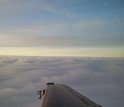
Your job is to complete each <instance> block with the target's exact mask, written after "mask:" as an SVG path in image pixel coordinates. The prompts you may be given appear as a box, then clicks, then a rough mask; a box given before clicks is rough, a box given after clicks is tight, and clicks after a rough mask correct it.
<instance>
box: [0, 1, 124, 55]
mask: <svg viewBox="0 0 124 107" xmlns="http://www.w3.org/2000/svg"><path fill="white" fill-rule="evenodd" d="M123 19H124V1H123V0H0V55H12V56H64V57H65V56H80V57H81V56H83V57H124V42H123V41H124V30H123V28H124V20H123Z"/></svg>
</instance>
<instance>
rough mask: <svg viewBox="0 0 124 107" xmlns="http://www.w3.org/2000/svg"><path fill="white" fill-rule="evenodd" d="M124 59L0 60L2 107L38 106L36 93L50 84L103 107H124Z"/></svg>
mask: <svg viewBox="0 0 124 107" xmlns="http://www.w3.org/2000/svg"><path fill="white" fill-rule="evenodd" d="M123 77H124V59H117V58H55V57H54V58H52V57H49V58H47V57H0V105H1V107H10V106H13V107H40V103H41V102H40V101H39V100H38V97H37V95H36V92H37V90H39V89H41V88H44V87H45V83H47V82H49V81H53V82H55V83H62V84H67V85H69V86H71V87H72V88H74V89H76V90H77V91H79V92H80V93H82V94H83V95H85V96H86V97H88V98H89V99H91V100H93V101H95V102H96V103H98V104H101V105H102V106H103V107H104V106H105V107H124V102H123V99H124V95H123V92H124V82H123V81H124V78H123Z"/></svg>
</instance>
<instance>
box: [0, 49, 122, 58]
mask: <svg viewBox="0 0 124 107" xmlns="http://www.w3.org/2000/svg"><path fill="white" fill-rule="evenodd" d="M122 50H124V49H122V48H120V49H118V48H117V49H116V48H113V49H112V48H111V49H110V48H62V49H58V48H35V47H0V55H4V56H64V57H65V56H67V57H68V56H70V57H124V51H122Z"/></svg>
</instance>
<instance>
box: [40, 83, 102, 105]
mask: <svg viewBox="0 0 124 107" xmlns="http://www.w3.org/2000/svg"><path fill="white" fill-rule="evenodd" d="M43 94H44V95H43V96H44V97H43V103H42V106H41V107H102V106H100V105H98V104H96V103H95V102H93V101H91V100H89V99H88V98H86V97H85V96H83V95H81V94H80V93H78V92H77V91H75V90H74V89H72V88H70V87H69V86H66V85H62V84H54V83H47V88H46V89H45V90H44V93H43Z"/></svg>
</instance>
